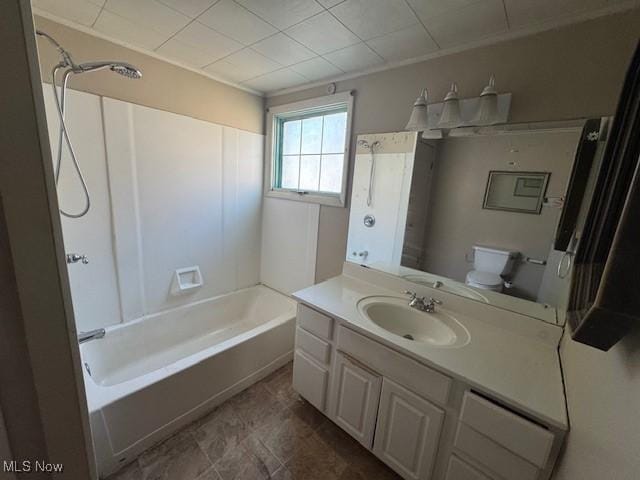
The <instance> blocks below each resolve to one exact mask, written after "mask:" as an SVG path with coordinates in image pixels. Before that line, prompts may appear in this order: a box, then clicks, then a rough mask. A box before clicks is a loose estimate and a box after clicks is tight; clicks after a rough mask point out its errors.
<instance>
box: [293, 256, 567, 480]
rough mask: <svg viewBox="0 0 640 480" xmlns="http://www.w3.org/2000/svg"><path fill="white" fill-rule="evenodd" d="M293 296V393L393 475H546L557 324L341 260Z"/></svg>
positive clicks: (556, 379)
mask: <svg viewBox="0 0 640 480" xmlns="http://www.w3.org/2000/svg"><path fill="white" fill-rule="evenodd" d="M405 290H413V291H415V292H416V294H417V295H418V296H419V297H425V298H426V299H429V298H431V297H435V298H436V299H437V300H438V301H439V302H441V304H438V303H433V304H431V307H432V308H429V310H431V309H433V312H425V311H420V310H418V309H416V308H412V307H410V306H409V305H408V304H409V300H410V298H409V297H408V296H407V295H404V294H403V292H404V291H405ZM294 297H295V298H296V299H297V300H298V302H299V304H298V312H297V328H296V346H295V355H294V369H293V370H294V373H293V385H294V388H295V389H296V390H297V391H298V392H299V393H300V395H301V396H302V397H304V398H305V399H306V400H308V401H309V402H310V403H311V404H313V405H314V406H315V407H316V408H318V409H319V410H320V411H322V412H323V413H324V414H325V415H326V416H327V417H328V418H329V419H331V420H332V421H333V422H335V423H336V424H337V425H339V426H340V427H341V428H342V429H344V430H345V431H346V432H347V433H349V434H350V435H351V436H352V437H353V438H355V439H356V440H357V441H358V442H360V443H361V444H362V445H364V446H365V447H366V448H367V449H369V450H370V451H371V452H373V454H374V455H376V456H377V457H378V458H379V459H380V460H382V461H383V462H385V463H386V464H387V465H388V466H389V467H391V468H392V469H393V470H395V471H396V472H397V473H398V474H399V475H400V476H402V477H403V478H406V479H422V480H425V479H442V480H487V479H494V480H540V479H547V478H549V477H550V475H551V472H552V469H553V466H554V463H555V460H556V458H557V455H558V452H559V451H560V447H561V445H562V442H563V440H564V437H565V434H566V432H567V429H568V421H567V413H566V406H565V397H564V389H563V383H562V374H561V369H560V363H559V357H558V352H557V345H558V342H559V340H560V337H561V335H562V329H561V328H560V327H558V326H556V325H552V324H548V323H545V322H541V321H532V320H531V319H530V318H528V317H526V316H524V315H520V314H517V313H513V312H508V311H505V310H501V309H498V308H496V307H495V306H492V305H487V304H482V303H479V302H475V301H472V300H469V299H466V298H464V297H461V296H459V295H453V294H449V293H447V292H444V291H441V290H437V289H434V288H430V287H427V286H424V285H417V284H415V283H411V282H408V281H406V280H404V279H402V278H398V277H394V276H392V275H389V274H386V273H383V272H379V271H374V270H372V269H368V268H365V267H362V266H357V265H354V264H350V263H345V265H344V270H343V274H342V275H341V276H338V277H335V278H333V279H330V280H328V281H326V282H323V283H321V284H318V285H315V286H312V287H310V288H307V289H304V290H301V291H299V292H296V293H295V294H294ZM385 317H387V321H385ZM391 317H392V318H391ZM405 331H406V333H404V332H405Z"/></svg>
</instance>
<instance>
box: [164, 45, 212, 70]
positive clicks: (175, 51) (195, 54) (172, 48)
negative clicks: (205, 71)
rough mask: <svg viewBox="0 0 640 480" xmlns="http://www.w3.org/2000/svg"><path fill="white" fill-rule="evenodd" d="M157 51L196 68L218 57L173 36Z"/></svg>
mask: <svg viewBox="0 0 640 480" xmlns="http://www.w3.org/2000/svg"><path fill="white" fill-rule="evenodd" d="M156 52H158V53H159V54H160V55H163V56H165V57H167V58H172V59H173V60H175V61H177V62H180V63H184V64H185V65H189V66H191V67H196V68H202V67H204V66H205V65H208V64H210V63H211V62H213V61H214V60H216V58H217V57H212V56H211V55H209V54H208V53H205V52H203V51H202V50H200V49H198V48H195V47H194V46H192V45H189V44H186V43H182V42H181V41H180V40H176V39H175V38H172V39H170V40H169V41H167V42H166V43H164V44H163V45H161V46H160V48H158V49H157V50H156Z"/></svg>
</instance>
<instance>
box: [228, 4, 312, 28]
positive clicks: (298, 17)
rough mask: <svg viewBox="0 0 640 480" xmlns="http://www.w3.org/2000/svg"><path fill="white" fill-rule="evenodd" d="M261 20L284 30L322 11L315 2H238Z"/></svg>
mask: <svg viewBox="0 0 640 480" xmlns="http://www.w3.org/2000/svg"><path fill="white" fill-rule="evenodd" d="M237 1H238V3H240V4H241V5H244V6H245V7H247V8H248V9H249V10H251V11H252V12H253V13H255V14H256V15H258V16H259V17H260V18H262V19H264V20H266V21H267V22H269V23H270V24H271V25H275V26H276V27H278V28H280V29H282V30H284V29H285V28H287V27H290V26H291V25H293V24H295V23H298V22H300V21H302V20H304V19H305V18H309V17H311V16H312V15H315V14H316V13H320V12H321V11H322V6H320V4H319V3H317V2H316V1H315V0H237Z"/></svg>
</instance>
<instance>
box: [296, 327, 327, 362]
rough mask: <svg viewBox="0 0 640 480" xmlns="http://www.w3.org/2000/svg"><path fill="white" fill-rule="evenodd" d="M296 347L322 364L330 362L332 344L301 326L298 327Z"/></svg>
mask: <svg viewBox="0 0 640 480" xmlns="http://www.w3.org/2000/svg"><path fill="white" fill-rule="evenodd" d="M296 348H299V349H300V350H303V351H304V352H305V353H307V354H309V356H311V357H313V358H314V359H315V360H317V361H319V362H320V363H322V364H325V365H327V364H328V363H329V360H330V357H331V345H329V343H328V342H325V341H324V340H320V339H319V338H318V337H316V336H315V335H313V334H311V333H309V332H307V331H306V330H303V329H302V328H300V327H297V328H296Z"/></svg>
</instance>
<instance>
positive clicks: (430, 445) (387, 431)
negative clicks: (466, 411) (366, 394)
mask: <svg viewBox="0 0 640 480" xmlns="http://www.w3.org/2000/svg"><path fill="white" fill-rule="evenodd" d="M443 420H444V410H442V409H441V408H438V407H436V406H435V405H433V404H432V403H430V402H428V401H427V400H425V399H424V398H421V397H419V396H418V395H416V394H414V393H412V392H410V391H409V390H407V389H406V388H404V387H402V386H400V385H398V384H396V383H394V382H393V381H391V380H388V379H386V378H385V379H384V381H383V384H382V394H381V397H380V410H379V412H378V422H377V425H376V438H375V442H374V444H373V453H375V454H376V455H377V456H378V457H379V458H380V459H382V460H383V461H384V462H385V463H386V464H387V465H389V466H391V468H393V469H394V470H395V471H396V472H398V473H400V474H401V475H402V476H403V477H404V478H411V479H415V480H418V479H425V478H431V477H430V475H431V471H432V470H433V464H434V460H435V456H436V452H437V450H438V442H439V440H440V430H441V428H442V421H443Z"/></svg>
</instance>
